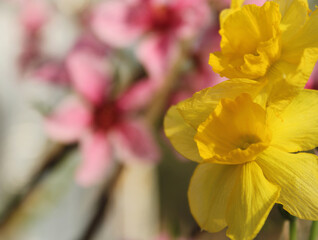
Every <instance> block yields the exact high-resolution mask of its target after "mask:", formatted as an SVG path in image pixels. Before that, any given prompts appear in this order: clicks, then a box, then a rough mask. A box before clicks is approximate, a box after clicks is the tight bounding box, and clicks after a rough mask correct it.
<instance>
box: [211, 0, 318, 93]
mask: <svg viewBox="0 0 318 240" xmlns="http://www.w3.org/2000/svg"><path fill="white" fill-rule="evenodd" d="M255 2H257V1H255ZM259 2H264V1H263V0H260V1H259ZM243 3H244V1H242V0H233V1H232V5H231V8H230V9H226V10H224V11H223V12H222V13H221V15H220V22H221V29H220V34H221V36H222V40H221V51H219V52H214V53H212V54H211V55H210V61H209V63H210V65H211V66H212V68H213V70H214V71H215V72H217V73H219V74H220V75H221V76H222V77H223V76H225V77H227V78H229V79H233V78H248V79H254V80H257V81H262V80H264V79H267V80H268V81H269V82H271V83H276V82H280V81H285V82H286V84H288V85H290V86H292V87H296V88H303V87H304V86H305V84H306V82H307V80H308V79H309V76H310V74H311V72H312V70H313V67H314V65H315V63H316V61H317V59H318V10H315V11H313V12H311V11H310V10H309V8H308V3H307V0H274V1H267V2H265V3H264V5H263V6H257V5H255V4H247V5H244V6H242V4H243Z"/></svg>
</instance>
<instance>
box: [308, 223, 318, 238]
mask: <svg viewBox="0 0 318 240" xmlns="http://www.w3.org/2000/svg"><path fill="white" fill-rule="evenodd" d="M317 238H318V221H313V222H312V224H311V229H310V235H309V240H316V239H317Z"/></svg>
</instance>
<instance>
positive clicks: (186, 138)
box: [164, 106, 202, 162]
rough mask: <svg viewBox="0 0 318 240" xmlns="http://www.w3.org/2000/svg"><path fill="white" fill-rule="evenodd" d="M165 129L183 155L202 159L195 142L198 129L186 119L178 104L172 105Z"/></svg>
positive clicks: (166, 117) (194, 159)
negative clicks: (177, 106)
mask: <svg viewBox="0 0 318 240" xmlns="http://www.w3.org/2000/svg"><path fill="white" fill-rule="evenodd" d="M164 130H165V134H166V136H167V137H168V138H169V140H170V141H171V143H172V145H173V146H174V148H175V149H176V150H177V151H178V152H179V153H180V154H181V155H183V156H184V157H185V158H188V159H190V160H193V161H196V162H200V161H202V158H201V157H200V155H199V152H198V148H197V145H196V143H195V142H194V135H195V134H196V131H195V129H193V128H192V127H191V126H190V125H189V124H187V123H186V122H185V121H184V119H183V118H182V116H181V115H180V113H179V111H178V110H177V108H176V106H173V107H171V108H170V109H169V111H168V113H167V114H166V116H165V120H164Z"/></svg>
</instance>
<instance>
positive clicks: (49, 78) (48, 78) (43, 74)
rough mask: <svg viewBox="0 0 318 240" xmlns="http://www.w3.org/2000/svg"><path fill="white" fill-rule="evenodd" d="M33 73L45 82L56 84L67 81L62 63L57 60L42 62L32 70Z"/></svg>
mask: <svg viewBox="0 0 318 240" xmlns="http://www.w3.org/2000/svg"><path fill="white" fill-rule="evenodd" d="M33 75H34V77H35V78H37V79H38V80H41V81H45V82H50V83H58V84H66V83H68V77H67V73H66V70H65V67H64V65H63V64H61V63H57V62H48V63H45V64H43V65H42V66H40V67H38V68H37V69H36V70H35V71H34V73H33Z"/></svg>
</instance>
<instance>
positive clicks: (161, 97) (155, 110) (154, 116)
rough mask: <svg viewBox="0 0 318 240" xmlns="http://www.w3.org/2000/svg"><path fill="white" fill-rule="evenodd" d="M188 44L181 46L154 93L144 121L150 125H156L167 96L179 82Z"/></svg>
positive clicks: (165, 104)
mask: <svg viewBox="0 0 318 240" xmlns="http://www.w3.org/2000/svg"><path fill="white" fill-rule="evenodd" d="M190 42H191V41H189V42H187V43H183V44H181V52H180V55H179V56H178V58H177V60H176V62H175V64H174V65H173V66H172V68H171V71H169V73H168V74H167V76H166V78H165V79H164V82H163V85H162V87H161V88H160V89H159V91H158V92H157V93H156V95H155V96H154V98H153V101H152V103H151V104H150V108H149V110H148V112H147V113H146V121H147V122H148V123H149V124H151V125H152V124H157V123H158V121H159V120H160V118H159V117H160V115H161V114H162V112H163V111H164V110H165V107H166V106H167V103H168V99H169V95H170V94H171V92H172V90H173V88H174V87H175V85H176V83H177V81H178V80H179V78H178V77H179V74H180V68H181V66H182V64H183V63H184V59H186V57H187V56H188V52H189V46H190Z"/></svg>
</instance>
